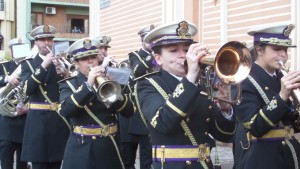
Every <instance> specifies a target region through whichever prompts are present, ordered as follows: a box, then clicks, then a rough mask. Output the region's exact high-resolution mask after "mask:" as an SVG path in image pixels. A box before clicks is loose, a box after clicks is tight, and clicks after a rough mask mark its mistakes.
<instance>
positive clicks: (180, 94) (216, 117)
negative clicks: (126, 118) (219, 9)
mask: <svg viewBox="0 0 300 169" xmlns="http://www.w3.org/2000/svg"><path fill="white" fill-rule="evenodd" d="M196 32H197V28H196V27H195V26H194V25H193V24H191V23H187V22H186V21H182V22H180V23H173V24H168V25H164V26H160V27H157V28H155V29H153V30H152V31H150V32H149V33H148V34H147V35H146V37H145V42H146V43H149V44H150V45H151V48H152V51H153V53H154V58H155V61H156V62H157V64H159V65H160V66H161V70H160V72H158V73H152V74H151V73H150V74H147V75H145V76H144V77H141V78H140V79H139V80H138V81H137V84H136V85H137V91H136V92H137V97H136V98H135V99H136V100H137V102H138V103H139V105H140V108H141V111H142V112H143V114H144V116H145V119H146V120H147V124H148V128H149V132H150V136H151V142H152V157H153V163H152V165H153V167H154V168H155V169H161V168H164V169H184V168H191V169H196V168H197V169H199V168H213V165H212V162H211V160H210V158H209V156H210V149H211V148H212V146H214V144H215V142H214V140H213V138H211V137H210V135H211V136H213V137H214V138H215V139H216V140H220V141H224V142H226V141H230V139H231V137H232V135H233V133H234V131H235V123H234V120H233V118H232V116H233V110H232V107H231V105H230V104H228V103H225V102H223V101H219V105H217V104H216V103H215V102H214V101H211V100H210V99H208V98H207V96H206V95H202V94H201V93H200V92H201V89H200V88H199V87H198V86H197V85H195V83H196V81H197V77H198V75H199V70H200V68H199V60H200V59H201V58H202V57H203V56H205V55H206V54H208V49H207V47H206V46H205V45H202V44H200V43H195V42H194V41H193V36H194V35H195V34H196ZM185 60H186V61H187V65H188V70H187V73H186V72H185V67H184V64H183V63H184V61H185ZM219 89H220V91H221V92H220V93H223V92H224V91H222V88H221V86H219ZM223 90H224V89H223ZM219 106H220V107H219Z"/></svg>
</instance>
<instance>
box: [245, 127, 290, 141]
mask: <svg viewBox="0 0 300 169" xmlns="http://www.w3.org/2000/svg"><path fill="white" fill-rule="evenodd" d="M293 136H294V129H293V128H291V127H285V128H274V129H272V130H270V131H269V132H268V133H266V134H265V135H263V136H262V137H259V138H257V137H255V136H253V135H251V134H250V133H249V132H248V133H247V139H248V140H249V141H251V142H255V141H278V140H284V139H288V140H289V139H291V138H292V137H293Z"/></svg>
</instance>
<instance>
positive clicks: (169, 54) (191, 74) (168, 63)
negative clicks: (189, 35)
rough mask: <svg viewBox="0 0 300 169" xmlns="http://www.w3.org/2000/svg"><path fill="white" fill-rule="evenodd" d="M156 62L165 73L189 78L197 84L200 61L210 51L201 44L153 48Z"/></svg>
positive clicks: (181, 44) (178, 44)
mask: <svg viewBox="0 0 300 169" xmlns="http://www.w3.org/2000/svg"><path fill="white" fill-rule="evenodd" d="M153 51H154V58H155V61H156V62H157V63H158V64H159V65H160V66H161V68H162V69H164V70H165V71H167V72H169V73H171V74H173V75H175V76H178V77H183V76H185V75H186V76H187V78H188V80H190V81H191V82H193V83H195V82H196V79H197V76H198V73H199V70H200V68H199V60H200V59H201V58H202V57H203V56H205V55H206V54H208V49H207V47H206V46H205V45H202V44H200V43H195V44H191V43H174V44H170V45H162V46H158V47H154V48H153ZM185 61H187V64H188V73H187V74H186V72H185V67H184V62H185Z"/></svg>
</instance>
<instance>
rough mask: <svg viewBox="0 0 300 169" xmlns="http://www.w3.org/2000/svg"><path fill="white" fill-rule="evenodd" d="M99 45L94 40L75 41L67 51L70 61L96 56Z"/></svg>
mask: <svg viewBox="0 0 300 169" xmlns="http://www.w3.org/2000/svg"><path fill="white" fill-rule="evenodd" d="M99 46H100V43H99V41H98V40H96V39H92V38H83V39H79V40H77V41H75V42H74V43H73V44H72V45H71V46H70V47H69V49H68V52H69V54H70V56H71V57H72V59H74V60H76V59H80V58H83V57H86V56H91V55H98V54H99V51H98V48H99Z"/></svg>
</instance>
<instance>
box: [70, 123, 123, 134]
mask: <svg viewBox="0 0 300 169" xmlns="http://www.w3.org/2000/svg"><path fill="white" fill-rule="evenodd" d="M117 131H118V125H117V124H109V125H105V126H104V127H100V126H98V125H93V126H74V130H73V133H74V134H76V135H80V136H104V137H106V136H108V135H113V134H115V133H116V132H117Z"/></svg>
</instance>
